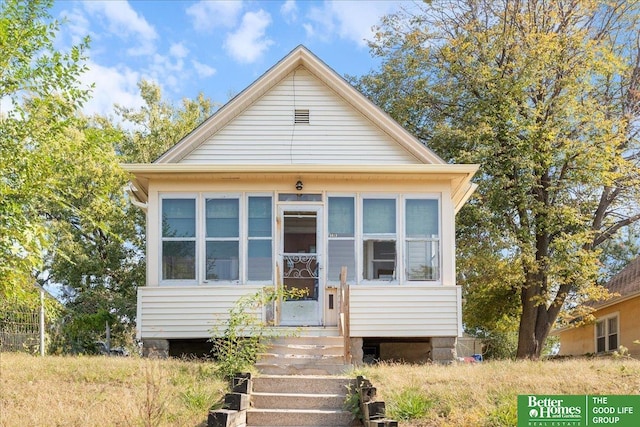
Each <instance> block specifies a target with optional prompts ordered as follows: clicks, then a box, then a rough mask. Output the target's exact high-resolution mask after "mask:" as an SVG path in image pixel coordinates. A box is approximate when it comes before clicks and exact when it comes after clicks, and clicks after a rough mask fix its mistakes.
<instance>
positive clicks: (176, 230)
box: [162, 199, 196, 280]
mask: <svg viewBox="0 0 640 427" xmlns="http://www.w3.org/2000/svg"><path fill="white" fill-rule="evenodd" d="M195 278H196V200H195V199H164V200H163V201H162V279H163V280H195Z"/></svg>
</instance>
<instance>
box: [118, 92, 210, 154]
mask: <svg viewBox="0 0 640 427" xmlns="http://www.w3.org/2000/svg"><path fill="white" fill-rule="evenodd" d="M138 87H139V88H140V96H142V99H143V100H144V102H145V105H143V106H142V107H141V108H140V109H139V110H135V109H132V108H126V107H124V106H116V113H117V115H118V116H119V117H120V118H121V119H123V120H124V121H125V122H129V124H131V125H133V129H132V130H131V131H130V132H128V133H127V135H126V137H125V138H124V139H123V140H122V141H121V143H120V144H118V146H117V150H118V152H119V154H120V156H121V158H122V160H123V161H125V162H130V163H151V162H153V161H154V160H155V159H156V158H158V157H159V156H160V155H161V154H162V153H164V152H165V151H166V150H168V149H169V148H171V147H172V146H173V145H174V144H176V143H177V142H178V141H179V140H180V139H181V138H183V137H184V136H186V135H187V134H188V133H189V132H191V131H192V130H193V129H195V128H196V127H197V126H198V125H199V124H200V123H202V122H203V121H204V120H205V119H207V118H208V117H209V116H210V115H211V113H212V112H213V108H214V104H213V103H212V102H211V100H210V99H209V98H206V97H205V96H204V95H203V94H202V93H200V94H198V97H197V98H196V99H195V100H190V99H187V98H184V99H183V100H182V107H181V108H180V107H176V106H174V105H172V104H171V103H170V102H168V101H165V100H163V99H162V92H161V90H160V86H158V85H157V84H155V83H153V82H149V81H146V80H142V81H140V83H138Z"/></svg>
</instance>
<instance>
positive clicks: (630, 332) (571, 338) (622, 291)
mask: <svg viewBox="0 0 640 427" xmlns="http://www.w3.org/2000/svg"><path fill="white" fill-rule="evenodd" d="M605 287H606V288H607V289H608V290H609V292H611V293H612V294H614V295H616V296H614V297H613V298H610V299H609V300H607V301H603V302H600V303H597V304H595V305H594V306H593V308H594V309H595V311H594V313H593V315H594V317H595V322H593V323H590V324H586V325H581V326H579V327H566V328H562V329H558V330H556V331H555V332H554V334H555V335H557V336H559V337H560V352H559V353H558V354H559V355H561V356H580V355H584V354H605V353H608V352H612V351H615V350H618V348H619V346H621V345H622V346H624V347H626V348H627V349H629V352H630V354H631V355H632V356H633V357H636V358H640V345H637V344H634V341H636V340H639V339H640V317H639V316H638V314H639V313H640V257H639V258H636V259H635V260H633V261H631V262H630V263H629V265H627V266H626V267H625V268H624V269H623V270H622V271H620V272H619V273H618V274H616V275H615V276H614V277H613V278H612V279H611V280H610V281H609V282H608V283H607V284H606V285H605Z"/></svg>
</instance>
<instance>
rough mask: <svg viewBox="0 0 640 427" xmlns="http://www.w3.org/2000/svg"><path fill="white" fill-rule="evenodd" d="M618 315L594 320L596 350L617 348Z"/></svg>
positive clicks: (599, 351) (602, 350)
mask: <svg viewBox="0 0 640 427" xmlns="http://www.w3.org/2000/svg"><path fill="white" fill-rule="evenodd" d="M618 341H619V340H618V315H617V314H616V315H615V316H611V317H607V318H604V319H600V320H598V321H597V322H596V352H597V353H603V352H606V351H613V350H617V349H618Z"/></svg>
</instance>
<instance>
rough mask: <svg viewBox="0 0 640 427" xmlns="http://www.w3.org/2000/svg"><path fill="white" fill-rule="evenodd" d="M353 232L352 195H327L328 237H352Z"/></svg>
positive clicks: (353, 208)
mask: <svg viewBox="0 0 640 427" xmlns="http://www.w3.org/2000/svg"><path fill="white" fill-rule="evenodd" d="M354 232H355V202H354V199H353V197H329V237H353V236H354Z"/></svg>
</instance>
